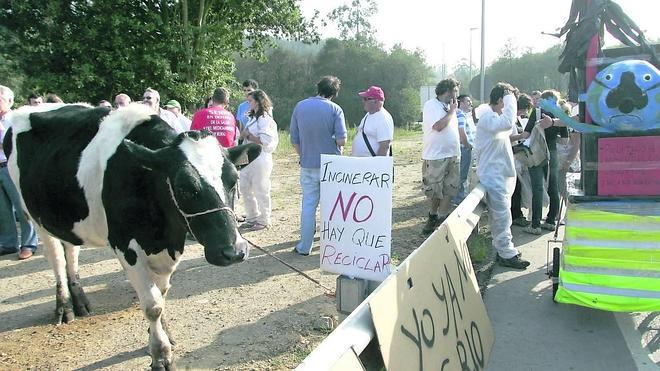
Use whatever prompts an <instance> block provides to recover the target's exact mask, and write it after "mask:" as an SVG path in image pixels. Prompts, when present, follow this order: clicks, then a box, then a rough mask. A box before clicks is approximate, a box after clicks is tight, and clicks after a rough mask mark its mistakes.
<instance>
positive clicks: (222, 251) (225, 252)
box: [204, 235, 249, 267]
mask: <svg viewBox="0 0 660 371" xmlns="http://www.w3.org/2000/svg"><path fill="white" fill-rule="evenodd" d="M248 255H249V248H248V242H247V241H245V240H244V239H243V238H242V237H241V236H240V235H239V236H238V237H237V239H236V243H235V244H234V246H231V245H227V246H222V247H218V248H210V247H206V246H205V247H204V256H205V258H206V261H207V262H209V264H213V265H219V266H223V267H224V266H227V265H231V264H234V263H238V262H242V261H243V260H245V259H247V258H248Z"/></svg>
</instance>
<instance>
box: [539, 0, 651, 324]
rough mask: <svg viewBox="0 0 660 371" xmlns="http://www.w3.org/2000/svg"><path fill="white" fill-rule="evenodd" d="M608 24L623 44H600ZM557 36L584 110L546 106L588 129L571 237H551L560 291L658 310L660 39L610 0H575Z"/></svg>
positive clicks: (570, 299)
mask: <svg viewBox="0 0 660 371" xmlns="http://www.w3.org/2000/svg"><path fill="white" fill-rule="evenodd" d="M605 30H606V31H607V32H609V33H610V34H611V35H612V36H614V37H615V38H617V39H618V40H619V41H621V42H622V43H623V44H624V45H625V46H624V47H621V48H616V49H609V50H608V49H604V50H603V49H601V45H602V41H603V35H604V31H605ZM557 36H560V37H561V36H565V37H566V43H565V48H564V51H563V53H562V55H561V57H560V66H559V71H560V72H565V73H570V86H569V99H570V100H572V101H579V106H580V115H579V119H577V118H571V117H568V116H567V115H565V114H564V113H563V112H561V111H560V110H558V109H557V108H556V107H554V104H553V103H552V102H549V101H544V102H542V103H541V105H542V107H543V108H544V109H546V110H547V111H551V112H553V113H555V114H556V115H557V116H558V117H559V118H560V119H561V120H562V121H563V122H564V123H565V124H566V125H567V126H569V127H571V128H573V129H574V130H576V131H578V132H580V133H581V147H580V160H581V172H580V181H579V182H578V186H577V187H576V188H575V189H573V191H571V192H569V196H568V197H567V199H566V200H565V201H566V202H565V204H566V205H567V206H566V207H567V209H566V217H565V223H566V226H565V231H564V238H563V240H560V241H557V240H556V239H555V240H554V241H551V243H549V244H548V252H549V253H548V257H549V258H548V260H550V252H551V253H552V254H551V255H552V262H550V261H549V264H548V274H549V276H550V277H551V279H552V280H553V297H554V300H555V301H556V302H559V303H567V304H576V305H581V306H585V307H591V308H596V309H601V310H608V311H621V312H630V311H657V310H660V73H659V72H658V67H659V64H658V59H657V54H658V45H656V46H653V45H649V43H647V41H646V39H645V37H644V35H643V33H642V31H641V30H640V29H639V28H638V27H637V26H636V25H635V23H634V22H633V21H632V20H631V19H630V18H628V17H627V16H626V15H625V13H624V12H623V11H622V9H621V8H620V7H619V6H618V5H617V4H616V3H614V2H612V1H606V0H574V1H573V4H572V8H571V15H570V17H569V21H568V22H567V23H566V25H565V26H564V27H563V28H562V29H561V30H560V32H559V34H557ZM555 237H556V234H555ZM553 242H560V243H558V244H557V243H553Z"/></svg>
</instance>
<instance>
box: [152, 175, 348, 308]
mask: <svg viewBox="0 0 660 371" xmlns="http://www.w3.org/2000/svg"><path fill="white" fill-rule="evenodd" d="M165 182H166V183H167V189H168V190H169V191H170V197H172V202H174V206H176V209H177V210H179V213H180V214H181V216H183V220H185V221H186V225H187V226H188V230H189V231H190V234H192V235H193V237H195V240H197V241H198V242H199V240H198V239H197V236H195V233H194V232H193V230H192V228H190V224H189V223H188V218H192V217H195V216H200V215H205V214H210V213H214V212H217V211H227V212H229V213H230V214H231V216H232V217H233V218H234V219H236V214H235V213H234V210H232V209H231V208H230V207H228V206H223V207H218V208H215V209H209V210H205V211H200V212H198V213H194V214H188V213H186V212H184V211H183V210H181V208H180V207H179V203H178V202H176V198H175V197H174V191H173V190H172V184H171V183H170V178H166V179H165ZM239 233H240V232H239ZM241 237H242V238H243V239H244V240H245V241H247V243H249V244H250V245H252V246H254V247H256V248H257V250H259V251H261V252H263V253H264V254H266V255H268V256H270V257H271V258H273V259H275V260H277V261H278V262H280V263H282V264H284V265H285V266H286V267H288V268H290V269H292V270H293V271H295V272H296V273H298V274H300V275H301V276H303V277H305V278H307V279H308V280H310V281H312V282H313V283H315V284H316V285H317V286H320V287H321V288H323V289H325V295H326V296H329V297H333V298H334V297H335V296H336V295H335V292H334V291H333V290H332V289H330V288H329V287H327V286H324V285H323V284H322V283H321V282H319V281H318V280H317V279H314V278H312V277H310V276H309V275H308V274H307V273H305V272H303V271H301V270H300V269H298V268H296V267H294V266H292V265H291V264H289V263H287V262H285V261H284V260H282V259H280V258H278V257H277V256H275V255H273V254H272V253H270V252H269V251H268V250H266V249H264V248H263V247H261V246H259V245H257V244H256V243H254V242H252V241H250V240H248V239H247V238H245V237H243V235H242V234H241Z"/></svg>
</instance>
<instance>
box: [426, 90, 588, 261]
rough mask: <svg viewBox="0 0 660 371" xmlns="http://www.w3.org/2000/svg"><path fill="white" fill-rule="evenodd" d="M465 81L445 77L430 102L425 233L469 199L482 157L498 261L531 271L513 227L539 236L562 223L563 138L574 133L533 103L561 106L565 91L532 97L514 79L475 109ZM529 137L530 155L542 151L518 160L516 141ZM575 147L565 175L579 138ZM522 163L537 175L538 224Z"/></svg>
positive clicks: (480, 172)
mask: <svg viewBox="0 0 660 371" xmlns="http://www.w3.org/2000/svg"><path fill="white" fill-rule="evenodd" d="M459 85H460V84H459V82H458V81H456V80H454V79H451V78H450V79H445V80H442V81H440V83H438V85H437V86H436V89H435V94H436V97H435V98H433V99H431V100H429V101H427V102H426V103H425V105H424V110H423V123H422V129H423V148H422V160H423V165H422V166H423V167H422V183H423V186H424V192H425V194H426V196H427V198H428V199H429V202H430V207H429V214H428V218H427V221H426V224H425V226H424V228H423V230H422V232H423V233H424V234H430V233H432V232H433V231H434V230H435V229H436V228H437V227H438V226H439V225H440V224H441V223H442V222H443V221H444V220H445V219H446V218H447V216H448V214H449V212H450V208H451V204H452V201H453V203H459V202H460V201H461V200H462V199H463V198H464V197H465V193H466V190H467V180H468V174H469V170H470V168H471V166H472V161H473V157H476V162H477V177H478V179H479V182H480V183H481V184H482V185H483V186H484V187H485V188H486V191H487V194H486V200H487V204H488V209H489V221H490V228H491V233H492V237H493V246H494V247H495V248H496V250H497V261H498V262H499V263H500V265H503V266H507V267H512V268H517V269H525V268H526V267H527V266H528V265H529V262H528V261H526V260H525V259H523V258H522V255H521V254H520V252H519V251H518V250H517V249H516V248H515V247H514V245H513V242H512V234H511V225H512V224H515V225H519V226H523V227H526V229H525V231H526V232H528V233H531V234H535V235H539V234H542V233H543V232H542V229H546V230H554V229H555V227H556V223H557V218H558V212H559V203H560V198H559V188H560V187H559V185H560V184H561V182H560V180H559V178H560V171H559V168H558V163H559V159H558V158H559V156H558V155H557V141H558V140H559V138H563V139H566V138H568V136H569V133H568V130H567V128H566V126H565V125H564V124H563V123H562V122H561V120H559V119H557V118H555V117H554V116H553V115H552V114H551V113H549V112H545V111H542V110H540V109H532V108H534V107H536V105H537V103H538V100H539V99H549V100H551V101H554V102H555V103H557V104H558V105H559V104H561V101H560V97H559V93H558V92H556V91H554V90H547V91H545V92H543V93H540V92H533V97H530V96H529V95H527V94H521V93H520V92H519V91H518V90H517V89H516V88H514V87H513V86H511V85H510V84H506V83H498V84H497V85H496V86H495V87H494V88H493V89H492V91H491V92H490V96H489V102H488V103H487V104H482V105H481V106H479V107H475V108H473V107H472V100H471V99H470V97H469V96H467V95H459ZM562 108H564V107H563V106H562ZM565 109H566V110H570V107H566V108H565ZM530 112H531V113H530ZM528 115H529V116H528ZM521 141H522V142H523V144H522V145H523V147H524V148H526V149H527V150H528V151H527V153H528V154H530V153H536V154H537V155H536V156H535V157H534V158H532V159H531V160H530V161H531V162H525V163H522V164H520V163H519V164H518V166H516V160H514V153H513V147H514V146H515V145H516V144H518V143H519V142H521ZM530 147H531V148H530ZM572 148H573V150H571V151H570V152H571V153H570V154H569V155H568V156H566V157H565V159H564V161H563V163H562V164H563V165H562V171H563V176H564V177H565V171H566V169H567V168H568V166H567V164H569V163H570V162H571V160H572V158H574V157H575V155H576V152H577V151H575V150H574V149H576V148H577V144H576V143H573V146H572ZM473 151H474V152H475V153H474V154H475V155H476V156H473ZM528 157H529V156H528ZM517 168H519V169H521V168H522V169H521V170H525V171H526V172H525V174H527V173H528V174H529V180H530V182H531V196H532V197H531V208H530V213H531V223H530V222H529V221H528V220H527V219H526V218H525V217H524V215H523V213H522V209H521V194H522V192H521V184H520V183H521V180H524V179H526V178H524V175H521V174H520V172H518V171H517V170H516V169H517ZM564 183H565V181H564ZM564 187H565V185H564ZM544 193H547V195H548V196H549V200H550V207H549V210H548V213H547V215H546V217H545V220H544V221H543V222H541V220H542V213H543V199H544Z"/></svg>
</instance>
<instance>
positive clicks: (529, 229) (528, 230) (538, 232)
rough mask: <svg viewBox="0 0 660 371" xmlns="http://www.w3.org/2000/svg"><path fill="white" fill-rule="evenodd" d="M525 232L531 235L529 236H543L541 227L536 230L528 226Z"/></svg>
mask: <svg viewBox="0 0 660 371" xmlns="http://www.w3.org/2000/svg"><path fill="white" fill-rule="evenodd" d="M524 231H525V232H527V233H529V234H535V235H537V236H539V235H542V234H543V231H542V230H541V228H540V227H536V228H534V227H532V226H531V225H528V226H527V228H525V229H524Z"/></svg>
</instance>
